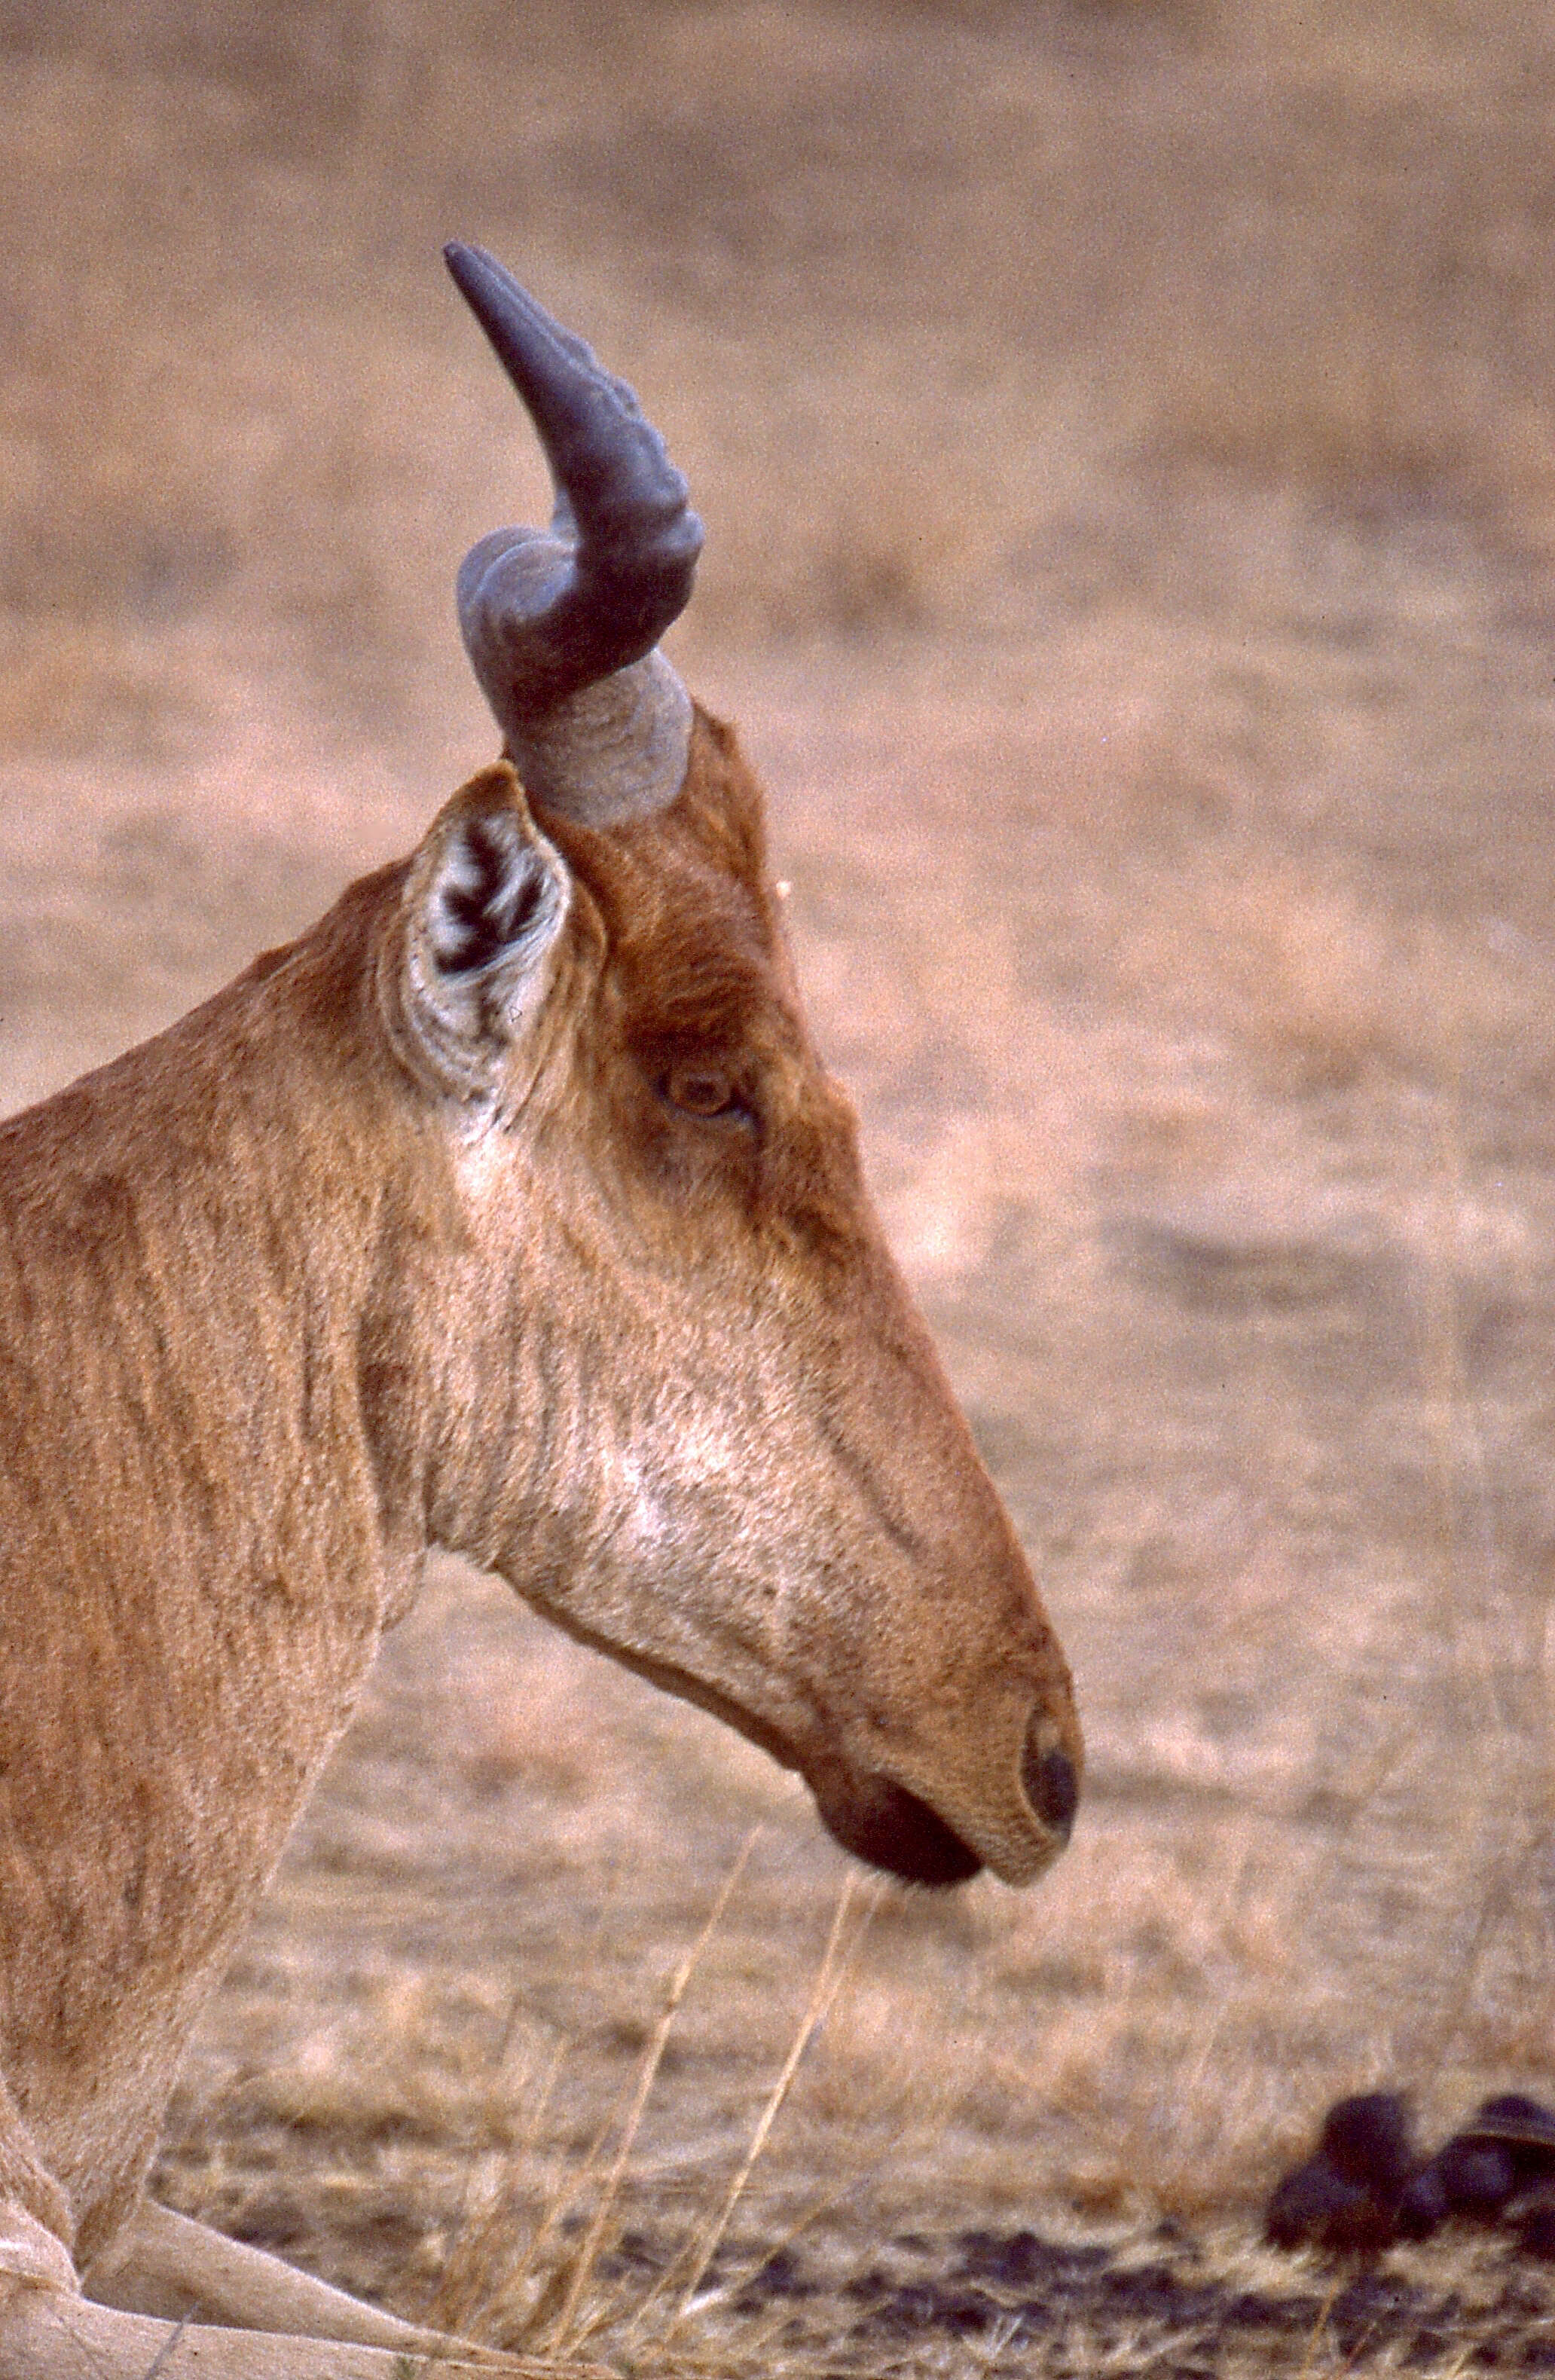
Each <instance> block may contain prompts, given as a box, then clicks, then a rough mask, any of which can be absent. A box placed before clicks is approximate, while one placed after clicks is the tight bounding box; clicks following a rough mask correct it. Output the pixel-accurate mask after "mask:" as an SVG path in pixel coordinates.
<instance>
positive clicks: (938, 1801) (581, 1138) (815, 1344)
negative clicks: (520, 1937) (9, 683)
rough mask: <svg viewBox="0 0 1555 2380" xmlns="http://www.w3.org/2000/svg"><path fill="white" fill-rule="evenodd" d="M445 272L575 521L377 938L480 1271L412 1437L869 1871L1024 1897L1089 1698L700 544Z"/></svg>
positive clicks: (617, 395)
mask: <svg viewBox="0 0 1555 2380" xmlns="http://www.w3.org/2000/svg"><path fill="white" fill-rule="evenodd" d="M448 261H449V265H450V268H451V270H452V272H453V274H454V277H455V279H456V282H457V283H458V285H459V287H460V289H461V290H462V291H463V293H464V295H465V297H467V298H468V301H469V304H470V305H471V307H472V308H473V310H474V311H475V313H476V315H477V316H478V318H479V320H480V323H481V325H482V327H483V328H484V330H485V331H486V333H487V335H488V336H489V338H490V339H491V341H492V346H494V348H495V349H496V352H497V354H498V356H499V357H500V358H501V360H502V362H503V364H504V366H505V368H506V370H507V371H508V373H509V375H510V377H511V378H512V380H513V382H514V383H515V385H516V388H517V390H518V393H519V395H520V396H521V397H522V398H523V400H524V403H525V405H526V406H527V407H528V410H529V412H530V414H531V415H532V417H533V419H534V422H535V425H536V428H537V430H538V431H539V434H540V437H541V442H542V443H543V445H544V448H545V451H546V454H547V455H548V457H549V459H550V463H551V467H552V471H553V477H554V480H555V483H556V489H557V496H556V508H555V514H554V517H553V522H552V525H551V528H550V529H549V531H539V530H534V529H505V530H501V531H498V532H497V533H496V534H495V535H493V536H492V537H488V538H485V539H483V540H482V541H481V542H480V544H479V545H478V546H477V547H476V548H475V549H474V551H473V553H471V554H470V555H469V557H468V560H467V561H466V563H465V565H464V567H463V569H462V570H461V572H460V574H459V593H458V600H459V618H460V624H461V626H462V628H463V632H464V637H465V641H466V644H467V646H468V650H469V654H470V657H471V660H472V662H473V663H474V666H475V670H476V673H477V675H478V676H479V678H480V683H481V686H483V688H484V689H485V692H486V695H487V697H488V698H489V700H490V702H491V705H492V710H493V711H494V713H495V715H496V718H497V721H498V722H499V724H500V725H501V727H502V730H503V734H504V745H505V755H506V757H505V759H504V761H503V762H502V763H499V764H498V765H497V766H495V767H492V768H491V769H488V770H487V771H485V772H484V773H483V774H482V775H480V776H479V777H478V778H477V779H476V780H475V781H474V783H471V784H470V785H468V786H467V787H466V788H465V790H464V791H463V792H462V793H461V794H460V795H457V796H456V799H455V800H454V801H453V802H452V803H451V804H450V805H449V806H448V807H447V808H446V809H445V810H444V811H443V815H442V817H441V818H440V819H439V820H438V821H437V822H436V824H435V825H434V827H433V828H432V830H431V833H430V834H429V835H428V837H427V839H426V840H425V842H424V843H423V844H422V845H421V847H420V849H419V852H418V853H417V854H416V856H415V857H414V858H413V860H412V861H411V863H410V864H409V867H408V868H407V871H406V872H405V874H404V877H403V881H402V889H401V892H400V897H399V899H398V901H397V903H395V904H391V905H389V906H387V907H386V908H385V909H383V911H382V912H381V915H380V917H379V921H378V925H377V928H376V929H375V930H376V931H377V934H378V943H377V955H376V976H375V980H376V983H377V987H378V998H379V1003H380V1007H381V1011H382V1014H383V1020H384V1023H385V1025H386V1026H387V1029H388V1032H389V1036H390V1038H391V1041H392V1044H393V1047H394V1050H395V1054H396V1056H397V1058H398V1061H399V1063H400V1067H401V1069H402V1070H403V1075H404V1076H405V1077H407V1078H408V1079H407V1083H406V1090H405V1096H406V1097H407V1098H409V1099H413V1100H416V1101H419V1102H420V1103H421V1107H422V1111H423V1116H424V1118H425V1119H426V1120H427V1121H428V1123H429V1124H430V1123H431V1120H433V1119H437V1120H439V1125H438V1128H439V1129H441V1130H443V1131H445V1133H446V1135H447V1138H448V1146H449V1148H450V1151H451V1154H450V1157H449V1160H448V1181H449V1196H450V1199H451V1201H452V1205H453V1208H454V1210H455V1212H456V1218H457V1238H458V1242H459V1245H460V1246H461V1248H462V1249H463V1251H464V1260H463V1269H462V1271H459V1272H458V1274H457V1278H456V1281H453V1282H450V1281H448V1280H447V1279H446V1278H444V1279H443V1281H442V1282H441V1286H440V1289H439V1292H438V1294H439V1296H440V1297H441V1299H442V1301H443V1332H442V1345H441V1347H440V1350H439V1353H438V1356H437V1360H436V1364H435V1366H434V1369H435V1373H436V1378H435V1379H434V1381H433V1382H432V1384H431V1391H430V1409H431V1411H432V1412H433V1413H434V1414H435V1415H438V1416H439V1417H440V1418H439V1419H438V1422H437V1424H436V1427H434V1428H433V1431H432V1434H431V1440H430V1441H428V1439H426V1435H425V1432H424V1431H421V1432H416V1433H401V1434H400V1436H399V1439H397V1440H396V1441H395V1442H398V1443H402V1444H408V1443H409V1442H410V1439H411V1437H415V1438H416V1439H417V1441H418V1443H419V1446H420V1449H421V1451H420V1453H419V1456H418V1461H419V1463H420V1464H421V1466H422V1471H423V1475H422V1476H421V1477H420V1479H419V1483H418V1493H419V1496H420V1498H421V1500H423V1503H424V1507H425V1510H426V1512H427V1514H428V1526H429V1529H430V1532H431V1535H432V1536H434V1537H436V1538H437V1539H438V1540H440V1541H441V1542H443V1543H445V1544H448V1545H450V1546H453V1547H456V1548H460V1549H462V1550H465V1551H467V1552H468V1553H471V1554H473V1555H474V1556H476V1557H477V1558H478V1559H480V1560H482V1561H485V1562H487V1563H489V1564H491V1565H492V1567H494V1568H496V1569H497V1570H499V1571H501V1572H502V1573H504V1575H505V1576H506V1577H507V1578H509V1579H510V1580H511V1581H512V1583H513V1585H515V1586H516V1587H517V1588H518V1589H519V1590H520V1592H521V1593H522V1594H524V1595H525V1596H526V1597H528V1598H529V1599H530V1600H531V1601H533V1602H534V1603H535V1604H536V1605H537V1606H538V1607H539V1608H540V1609H543V1610H544V1611H546V1612H547V1613H549V1614H550V1615H551V1616H552V1617H553V1618H554V1619H555V1620H557V1621H560V1622H561V1623H562V1624H563V1626H565V1628H567V1629H569V1630H571V1631H572V1632H573V1633H575V1634H577V1636H579V1637H581V1638H583V1639H585V1640H586V1641H587V1642H589V1643H590V1644H592V1645H599V1646H601V1647H602V1648H603V1649H604V1650H606V1651H608V1652H610V1653H612V1654H613V1655H614V1656H615V1657H616V1658H618V1659H620V1660H622V1661H625V1662H626V1663H627V1664H628V1665H629V1666H630V1667H632V1668H633V1669H635V1670H640V1671H641V1672H642V1673H643V1674H644V1675H646V1676H647V1677H650V1678H651V1679H653V1680H655V1681H657V1682H659V1683H660V1684H662V1685H665V1686H668V1687H669V1688H671V1689H672V1690H673V1691H674V1692H675V1693H677V1694H683V1695H686V1696H687V1697H688V1698H689V1699H690V1700H692V1701H694V1702H697V1703H699V1704H701V1705H703V1706H705V1707H706V1708H708V1709H710V1710H712V1711H714V1712H716V1713H718V1714H719V1715H720V1716H721V1717H722V1718H726V1719H728V1720H730V1721H731V1722H732V1723H733V1725H735V1727H736V1728H738V1729H740V1730H742V1731H743V1732H744V1733H746V1734H747V1735H748V1736H750V1737H752V1738H753V1739H754V1740H755V1741H756V1742H757V1743H760V1744H763V1745H765V1746H766V1748H767V1749H768V1750H769V1751H771V1752H772V1753H773V1754H775V1755H776V1756H777V1758H778V1759H779V1760H781V1761H783V1762H784V1763H785V1764H787V1765H788V1766H791V1767H796V1768H798V1769H799V1770H801V1771H802V1773H803V1774H804V1776H805V1777H806V1779H808V1783H809V1784H810V1786H811V1788H812V1789H813V1791H814V1792H815V1795H816V1799H817V1801H818V1803H819V1804H820V1811H821V1815H822V1816H823V1817H824V1819H825V1821H826V1824H827V1825H828V1826H829V1827H830V1828H831V1829H832V1833H833V1834H834V1835H836V1836H837V1837H838V1839H839V1840H841V1841H842V1842H843V1843H844V1844H846V1845H847V1846H848V1847H849V1848H850V1849H851V1850H853V1851H855V1852H859V1853H861V1854H862V1855H863V1856H864V1857H866V1858H868V1859H870V1860H873V1861H876V1862H878V1863H879V1864H881V1865H882V1866H885V1867H887V1868H890V1869H893V1870H894V1871H895V1872H896V1873H897V1874H898V1875H901V1876H907V1877H911V1878H915V1879H917V1880H920V1881H924V1882H932V1883H941V1882H950V1881H954V1880H955V1879H957V1878H960V1877H964V1876H970V1875H972V1874H973V1873H974V1872H975V1871H976V1870H977V1869H978V1867H979V1866H981V1865H982V1864H985V1863H986V1864H988V1865H989V1866H990V1867H991V1868H992V1869H993V1870H994V1871H995V1872H996V1873H997V1874H998V1875H999V1876H1003V1877H1005V1878H1006V1879H1008V1880H1009V1881H1011V1882H1014V1883H1019V1882H1024V1881H1025V1880H1027V1878H1029V1877H1031V1876H1035V1875H1036V1874H1037V1873H1038V1871H1039V1869H1040V1868H1042V1867H1043V1866H1044V1865H1045V1864H1046V1863H1047V1862H1048V1861H1049V1860H1050V1859H1051V1857H1052V1856H1053V1854H1054V1853H1055V1852H1057V1851H1058V1850H1059V1849H1060V1848H1061V1846H1062V1845H1063V1841H1064V1840H1065V1839H1066V1837H1067V1834H1068V1831H1069V1826H1070V1822H1071V1819H1072V1816H1073V1814H1074V1808H1075V1795H1076V1791H1077V1777H1078V1770H1079V1764H1080V1744H1079V1737H1078V1731H1077V1728H1076V1724H1075V1712H1074V1706H1073V1701H1072V1697H1071V1691H1070V1682H1069V1677H1068V1672H1067V1670H1066V1669H1065V1667H1064V1663H1063V1656H1062V1654H1061V1653H1060V1650H1059V1647H1058V1645H1057V1643H1056V1642H1055V1639H1054V1637H1053V1634H1052V1631H1051V1628H1050V1627H1049V1624H1048V1621H1047V1619H1046V1617H1045V1615H1044V1613H1043V1610H1042V1606H1041V1603H1040V1601H1039V1597H1038V1595H1037V1591H1036V1588H1035V1586H1034V1585H1033V1582H1032V1578H1031V1574H1030V1572H1029V1570H1028V1568H1027V1563H1026V1560H1025V1559H1024V1557H1023V1555H1022V1553H1021V1550H1020V1548H1019V1546H1018V1545H1017V1543H1016V1541H1015V1537H1014V1532H1013V1530H1012V1529H1011V1526H1010V1524H1009V1521H1008V1520H1007V1518H1006V1517H1005V1514H1004V1512H1003V1511H1002V1508H1001V1506H1000V1503H999V1500H998V1498H997V1497H996V1495H995V1493H994V1490H993V1488H992V1486H991V1484H990V1480H989V1477H988V1475H987V1473H986V1471H985V1470H984V1468H983V1465H982V1463H981V1462H980V1461H979V1459H978V1454H977V1451H976V1450H975V1448H974V1446H973V1443H972V1440H971V1438H970V1435H969V1433H968V1431H967V1428H966V1423H965V1422H964V1420H963V1419H962V1416H961V1415H960V1413H959V1412H958V1411H957V1408H956V1406H955V1403H954V1399H953V1397H952V1395H951V1392H950V1390H949V1388H948V1386H947V1384H946V1382H945V1379H944V1377H943V1374H942V1371H941V1368H940V1366H939V1363H938V1361H937V1359H936V1357H935V1354H934V1351H933V1349H932V1347H931V1345H930V1343H929V1337H928V1334H927V1332H926V1330H925V1329H924V1326H923V1324H922V1322H921V1321H920V1319H919V1318H918V1316H917V1313H916V1311H915V1310H914V1307H913V1305H912V1301H911V1299H910V1297H909V1296H908V1293H907V1291H906V1289H905V1284H904V1283H903V1281H902V1280H901V1278H900V1276H899V1274H898V1272H897V1270H896V1269H895V1266H894V1265H893V1261H892V1258H891V1256H890V1254H889V1252H888V1251H887V1248H886V1245H885V1243H884V1240H883V1237H882V1235H881V1228H880V1225H879V1222H878V1221H877V1219H876V1217H875V1214H874V1212H873V1209H872V1208H871V1207H870V1204H869V1198H868V1196H867V1194H866V1192H865V1189H864V1185H863V1183H862V1180H861V1178H860V1173H859V1166H858V1158H857V1153H856V1143H855V1129H854V1121H853V1117H852V1115H851V1113H850V1111H849V1109H848V1107H847V1104H846V1102H845V1101H844V1099H843V1097H842V1095H841V1093H840V1092H839V1091H838V1089H837V1088H836V1087H835V1085H834V1084H833V1083H832V1081H831V1080H830V1079H829V1077H828V1076H827V1075H826V1073H825V1071H824V1069H823V1068H822V1066H821V1065H820V1062H819V1060H818V1059H817V1057H816V1055H815V1052H814V1050H813V1049H812V1047H811V1044H810V1041H809V1038H808V1033H807V1031H806V1027H805V1023H804V1019H803V1015H802V1013H801V1009H800V1004H799V999H798V994H797V991H796V987H795V982H794V977H793V974H792V971H791V968H790V965H789V959H788V954H787V951H786V948H785V945H784V935H783V929H782V927H781V924H780V921H779V915H778V909H777V905H776V902H775V899H774V894H773V888H772V886H771V883H770V881H769V880H768V877H767V873H766V868H765V860H764V853H763V836H762V818H761V799H760V795H759V790H758V787H757V785H756V783H755V782H754V780H753V779H752V777H751V774H750V772H749V771H748V769H747V766H746V763H745V761H744V760H743V759H742V758H741V756H740V753H739V751H738V748H737V747H736V744H735V738H734V736H733V735H732V734H731V732H730V731H729V730H728V729H727V728H726V727H723V726H722V725H720V724H719V723H718V722H716V721H715V720H713V719H711V718H710V717H709V716H708V715H707V714H706V713H705V712H703V711H701V710H698V709H697V708H695V707H694V706H693V704H692V703H691V701H690V700H689V699H688V698H687V696H686V692H685V690H684V689H683V687H682V686H681V684H680V681H679V679H678V677H677V676H676V674H675V673H674V670H673V669H672V668H671V666H670V665H669V663H668V662H666V661H665V660H664V659H663V657H662V654H661V653H659V652H658V650H656V645H657V639H658V637H659V636H660V635H661V634H662V631H663V629H664V628H665V627H666V626H667V625H668V624H669V623H670V622H671V621H672V620H673V619H674V618H675V616H676V615H677V614H678V613H679V612H680V611H681V610H682V609H683V607H684V605H685V603H686V600H687V597H688V595H689V593H690V589H691V581H692V575H693V571H694V568H695V565H696V560H697V556H698V553H699V550H700V546H701V540H702V531H701V526H700V524H699V521H698V520H697V518H696V516H695V515H694V514H693V513H692V512H691V511H690V510H689V509H688V506H687V502H686V484H685V481H684V480H682V479H681V477H680V475H679V473H678V472H677V471H675V470H674V468H673V466H672V465H671V464H670V462H669V460H668V458H667V456H666V455H665V452H664V448H663V444H662V440H661V439H660V438H659V436H658V434H657V433H656V431H654V430H653V429H652V428H651V427H650V424H649V423H648V422H647V421H646V420H645V419H643V416H642V414H641V412H640V410H639V408H638V403H637V400H636V398H635V397H634V396H633V395H632V393H631V391H630V390H629V389H627V388H626V386H625V385H624V384H623V383H621V382H619V381H617V380H613V379H612V378H611V377H610V376H609V375H608V374H607V373H605V372H604V371H603V370H601V368H600V366H599V365H598V364H597V363H596V361H595V359H594V358H593V356H592V355H591V353H590V352H589V349H588V348H587V347H586V346H584V345H583V344H582V342H581V341H580V340H578V339H577V338H575V337H573V336H572V335H571V334H569V333H567V332H566V331H565V330H563V329H562V328H561V327H560V326H559V325H558V324H557V323H555V322H553V321H552V319H551V318H550V316H549V315H547V314H546V313H545V312H544V311H543V310H542V309H541V307H539V306H538V305H537V304H536V303H535V301H534V300H533V299H532V298H531V297H528V296H527V295H526V294H525V293H524V292H523V291H522V290H521V289H519V288H518V286H517V285H516V284H515V283H514V282H513V281H512V280H511V279H510V278H509V276H508V275H507V274H506V273H504V271H503V269H502V268H501V266H499V265H498V264H496V263H495V262H494V261H492V259H491V258H490V257H488V256H486V255H484V254H483V253H482V252H481V251H480V250H479V249H468V248H453V249H450V250H449V251H448ZM385 1368H386V1371H387V1372H388V1373H389V1374H391V1375H392V1374H393V1370H394V1367H393V1366H392V1365H391V1366H386V1367H385ZM364 1377H366V1378H369V1379H370V1380H371V1378H372V1367H371V1361H369V1363H368V1365H367V1367H366V1372H365V1375H364ZM425 1388H426V1384H425V1383H422V1384H420V1385H419V1388H418V1390H417V1391H416V1393H418V1394H421V1393H423V1391H424V1390H425ZM402 1392H403V1391H402V1389H401V1388H396V1384H395V1379H394V1378H392V1377H390V1378H387V1379H386V1380H385V1382H384V1383H383V1385H382V1387H381V1390H380V1391H379V1393H381V1394H382V1396H383V1398H384V1399H385V1400H386V1401H387V1402H388V1403H393V1401H394V1399H395V1396H396V1394H399V1393H402ZM394 1438H395V1433H394V1432H393V1431H388V1432H385V1433H383V1442H385V1443H387V1442H389V1441H390V1440H391V1439H394Z"/></svg>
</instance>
